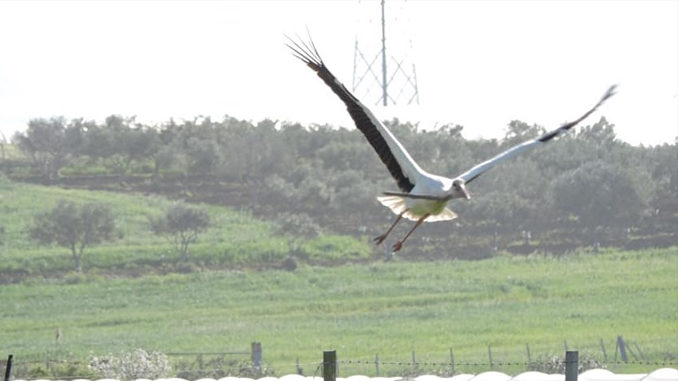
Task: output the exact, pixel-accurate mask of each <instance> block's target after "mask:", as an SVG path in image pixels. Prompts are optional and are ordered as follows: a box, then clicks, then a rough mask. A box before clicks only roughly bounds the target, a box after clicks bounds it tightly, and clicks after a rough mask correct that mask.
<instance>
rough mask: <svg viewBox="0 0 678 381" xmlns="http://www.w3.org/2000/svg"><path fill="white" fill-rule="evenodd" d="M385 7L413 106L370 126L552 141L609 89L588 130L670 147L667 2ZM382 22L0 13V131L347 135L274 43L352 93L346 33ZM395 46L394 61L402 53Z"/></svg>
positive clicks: (345, 4) (237, 13) (284, 12)
mask: <svg viewBox="0 0 678 381" xmlns="http://www.w3.org/2000/svg"><path fill="white" fill-rule="evenodd" d="M387 4H389V6H390V7H391V8H390V9H391V15H396V16H398V17H397V18H398V21H397V22H398V23H399V24H396V21H395V20H389V21H388V22H389V23H391V24H387V25H389V26H391V27H393V28H394V29H392V30H395V27H394V25H399V27H401V28H402V30H407V31H409V34H408V36H409V38H411V43H412V47H413V48H412V49H411V50H409V57H410V58H412V60H413V62H414V63H415V65H416V68H417V74H416V75H417V81H418V86H419V97H420V106H418V107H409V108H389V109H382V108H381V107H373V111H374V112H375V113H376V114H377V116H378V117H380V118H382V119H387V118H391V117H394V116H396V117H399V118H400V119H401V120H409V121H412V122H419V123H420V126H421V127H422V128H433V127H434V126H435V125H436V123H437V124H444V123H455V124H461V125H463V126H464V127H465V128H464V135H465V137H467V138H476V137H479V136H483V137H488V138H491V137H501V136H503V134H504V131H505V126H506V125H507V124H508V123H509V122H510V121H511V120H513V119H519V120H522V121H525V122H527V123H530V124H531V123H537V124H540V125H543V126H546V127H547V128H553V127H557V126H558V125H560V124H561V123H562V122H565V121H567V120H571V119H573V118H576V117H578V116H579V115H580V114H581V113H582V112H583V111H585V110H586V109H587V108H588V107H590V106H591V105H592V104H593V103H594V102H596V101H597V100H598V98H599V97H600V96H601V95H602V94H603V93H604V91H605V90H606V89H607V87H608V86H609V85H611V84H615V83H618V84H619V86H620V87H619V94H618V95H617V96H615V97H614V98H612V99H611V100H610V101H609V103H608V104H606V105H605V106H604V107H603V108H602V109H601V110H600V111H599V113H598V114H597V115H595V116H593V117H592V118H591V119H590V120H589V121H588V122H589V123H593V122H595V121H596V120H597V119H598V118H599V117H600V116H601V115H603V116H605V117H607V119H608V120H609V121H610V122H612V123H614V124H615V125H616V131H617V135H618V137H619V138H621V139H623V140H625V141H628V142H630V143H632V144H638V143H643V144H660V143H664V142H673V141H674V139H675V137H676V136H677V135H678V1H675V0H664V1H647V0H646V1H630V0H626V1H614V0H604V1H553V0H547V1H488V0H483V1H430V0H411V1H409V2H406V3H403V2H402V1H396V0H392V1H388V0H387ZM378 9H379V7H378V2H371V3H370V2H368V3H365V2H363V3H362V4H361V3H359V2H358V1H357V0H343V1H206V2H198V1H190V2H189V1H73V2H63V1H47V2H40V1H0V131H2V132H3V133H4V134H5V135H6V136H7V138H10V136H11V134H12V133H13V132H14V131H16V130H23V129H25V126H26V123H27V121H28V120H29V119H31V118H36V117H51V116H56V115H64V116H66V117H67V118H77V117H84V118H86V119H97V120H103V119H104V118H105V117H106V116H108V115H111V114H121V115H123V116H132V115H136V116H137V118H138V120H141V121H143V122H147V123H153V122H162V121H166V120H168V119H169V118H170V117H175V118H179V119H181V118H186V119H192V118H193V117H195V116H198V115H213V116H214V117H216V118H221V117H222V116H223V115H226V114H227V115H230V116H233V117H236V118H239V119H248V120H252V121H255V122H256V121H259V120H261V119H264V118H272V119H278V120H283V121H292V122H296V121H299V122H301V123H303V124H310V123H318V124H324V123H330V124H333V125H341V126H346V127H352V126H353V123H352V122H351V120H350V118H349V117H348V114H347V113H346V111H345V109H344V107H343V106H342V104H341V103H340V102H339V100H338V99H337V98H336V96H335V95H334V94H333V93H331V91H330V90H329V89H328V88H326V86H325V85H324V84H323V83H322V82H321V81H320V80H319V79H318V78H317V77H315V76H314V75H313V73H312V72H311V71H310V70H309V69H308V68H306V67H305V66H304V65H303V64H301V63H300V62H299V61H298V60H296V59H295V58H293V57H292V56H291V55H290V54H289V52H288V50H287V48H286V47H285V46H284V43H285V39H284V37H283V34H285V33H286V34H291V35H294V34H295V33H298V34H300V35H302V36H305V33H306V27H308V29H309V30H310V32H311V34H312V36H313V39H314V41H315V44H316V46H317V47H318V49H319V51H320V53H321V55H322V56H323V59H324V61H325V63H326V64H327V65H328V66H329V67H330V69H331V70H332V71H333V73H334V74H335V75H336V76H337V77H338V78H339V79H340V80H341V81H343V82H344V83H345V84H346V85H347V87H349V88H350V86H351V83H352V78H353V65H354V47H355V39H356V34H358V36H359V39H360V41H361V42H366V41H367V38H368V37H369V36H365V35H364V32H362V30H363V29H364V27H365V23H366V22H367V21H366V20H367V19H369V18H370V17H373V21H374V22H376V21H378V18H379V14H378ZM398 12H400V13H398ZM387 16H389V15H388V14H387ZM387 29H388V26H387ZM359 31H360V32H359ZM400 35H402V34H400ZM400 35H398V34H397V33H393V36H395V37H393V38H392V39H391V40H393V41H390V42H391V43H392V44H393V47H394V49H396V47H398V46H400V47H403V46H408V44H409V41H398V38H399V37H398V36H400ZM372 38H374V39H376V40H377V42H378V40H379V39H380V38H381V36H379V35H374V36H372ZM0 138H1V137H0Z"/></svg>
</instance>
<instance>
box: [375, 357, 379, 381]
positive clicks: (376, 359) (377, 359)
mask: <svg viewBox="0 0 678 381" xmlns="http://www.w3.org/2000/svg"><path fill="white" fill-rule="evenodd" d="M374 367H375V368H377V377H379V354H375V355H374Z"/></svg>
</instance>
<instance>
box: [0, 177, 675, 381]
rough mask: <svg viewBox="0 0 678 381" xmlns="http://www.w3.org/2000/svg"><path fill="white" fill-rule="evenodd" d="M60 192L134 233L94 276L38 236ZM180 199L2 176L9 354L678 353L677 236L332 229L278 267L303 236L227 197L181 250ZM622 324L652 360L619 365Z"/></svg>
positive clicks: (360, 368) (1, 263)
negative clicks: (526, 251)
mask: <svg viewBox="0 0 678 381" xmlns="http://www.w3.org/2000/svg"><path fill="white" fill-rule="evenodd" d="M59 199H68V200H73V201H76V202H91V201H98V202H105V203H108V204H109V205H110V206H111V207H112V209H113V210H114V212H115V213H116V216H117V224H118V226H119V229H120V230H121V233H122V238H120V239H119V240H117V241H115V242H111V243H107V244H105V245H101V246H97V247H93V248H89V249H87V251H86V253H85V258H84V266H83V267H84V273H83V274H76V273H73V272H72V270H71V269H72V263H71V259H70V253H69V252H68V250H67V249H64V248H60V247H41V246H37V245H35V244H34V243H32V242H31V241H29V240H28V238H27V235H26V227H27V226H28V225H29V224H30V222H31V219H32V216H33V215H34V214H35V213H37V212H40V211H42V210H45V209H48V208H51V207H52V206H54V205H55V204H56V202H57V201H58V200H59ZM171 204H172V201H169V200H167V199H164V198H160V197H154V196H147V195H143V194H121V193H110V192H103V191H84V190H70V189H62V188H56V187H43V186H37V185H30V184H19V183H13V182H10V181H8V180H6V179H2V178H0V226H3V227H4V228H5V233H4V235H3V237H4V238H3V241H4V245H3V246H2V247H1V249H0V250H1V251H0V280H2V281H3V282H4V283H6V284H3V285H2V286H0V300H2V308H0V332H2V340H1V341H0V353H13V354H14V355H15V356H16V361H17V363H18V364H21V361H22V359H25V358H36V357H37V358H45V357H47V356H48V355H47V353H50V356H51V355H57V356H62V357H69V358H71V359H74V360H75V361H80V362H81V363H82V362H83V361H85V362H86V360H87V356H88V355H89V354H96V355H102V354H108V353H115V352H117V351H119V350H122V349H127V350H131V349H135V348H144V349H147V350H160V351H162V352H223V351H229V350H243V349H245V350H246V349H247V348H248V347H249V343H250V342H253V341H259V342H261V343H262V344H263V347H264V362H265V363H266V364H267V366H270V367H271V368H272V369H273V370H274V371H275V373H276V374H278V375H282V374H287V373H293V372H295V370H296V362H297V359H298V360H299V362H300V363H301V365H302V366H303V367H304V368H305V369H306V373H307V374H309V373H310V374H312V373H313V371H314V369H316V367H317V365H318V362H319V361H320V359H321V355H322V351H323V350H326V349H336V350H337V351H338V354H339V358H340V361H343V363H342V364H341V365H340V375H341V374H345V375H346V374H352V373H363V374H374V372H375V369H374V364H370V363H369V362H370V361H371V360H373V359H374V357H375V355H377V354H378V355H379V358H380V360H381V361H383V362H386V364H382V367H381V371H382V373H381V374H382V375H384V374H395V373H398V372H399V373H402V372H403V370H404V369H405V368H408V369H411V368H412V366H411V365H408V363H409V362H410V361H411V353H412V351H416V353H417V361H419V362H426V363H429V365H428V368H429V369H430V370H429V371H436V370H440V369H441V368H444V367H445V366H446V365H445V364H446V363H449V351H450V348H454V354H455V362H457V363H459V364H460V365H459V366H458V367H457V371H458V372H460V371H461V372H471V373H474V372H478V371H484V370H487V369H488V367H489V364H488V346H491V348H492V353H493V361H494V363H495V364H496V363H504V364H505V363H507V362H511V363H515V364H517V365H513V366H504V367H498V366H497V367H495V368H494V369H501V370H503V371H506V372H507V373H516V372H519V371H522V370H524V368H525V366H524V363H525V361H526V354H525V346H526V344H529V345H530V348H531V353H532V358H533V359H538V358H545V357H543V356H547V355H552V354H562V352H563V351H564V343H565V342H566V343H567V345H568V347H569V348H570V349H579V350H580V351H591V352H592V353H595V354H596V356H598V357H602V355H601V348H600V340H602V341H603V343H604V344H605V346H606V347H607V352H608V361H609V367H610V368H612V369H613V370H615V371H626V372H642V371H647V370H652V369H655V368H657V364H675V363H676V362H678V346H676V343H677V342H678V325H676V319H678V304H676V303H675V300H676V290H677V289H678V277H676V275H675V274H678V248H675V247H674V248H670V249H662V250H645V251H629V252H618V251H612V250H607V251H606V250H603V251H602V254H600V255H591V254H590V253H584V252H575V253H570V254H568V255H565V256H558V257H550V256H534V255H533V256H520V257H513V256H498V257H495V258H491V259H487V260H482V261H474V262H466V261H437V262H423V261H420V262H404V261H402V260H400V259H399V258H400V257H397V258H396V260H395V261H394V262H388V263H385V262H382V261H380V260H372V259H371V258H370V255H371V253H372V248H371V245H370V244H369V243H368V242H367V240H363V241H359V240H356V239H353V238H348V237H342V236H333V235H323V236H321V237H319V238H316V239H313V240H311V241H309V242H308V243H306V244H305V245H304V246H303V248H302V249H301V252H302V255H297V256H298V258H299V261H300V265H301V266H300V267H299V268H298V269H297V270H296V271H294V272H288V271H281V270H278V269H277V268H279V267H280V264H281V263H282V261H283V260H284V259H286V258H287V256H288V255H289V252H290V245H289V241H288V238H287V237H281V236H278V235H276V234H274V233H275V224H273V223H271V222H267V221H260V220H256V219H254V218H252V217H251V215H250V214H249V213H247V212H238V211H233V210H231V209H228V208H224V207H218V206H208V205H200V207H201V208H204V209H205V210H206V211H208V212H209V213H210V215H211V217H212V220H213V221H214V222H215V225H214V227H213V228H212V229H211V230H210V231H209V232H207V233H206V234H204V235H202V236H200V238H199V240H198V242H197V243H196V244H194V245H193V246H192V247H191V253H190V259H189V261H184V260H181V259H180V257H179V255H178V254H177V253H175V252H174V250H173V248H172V245H171V244H170V243H168V242H167V241H166V240H165V239H163V238H161V237H156V236H153V235H152V234H151V233H150V230H149V228H148V224H147V218H148V215H153V214H160V213H162V212H163V211H164V210H165V209H166V208H167V207H169V206H170V205H171ZM297 254H298V253H297ZM403 255H406V254H403ZM316 264H345V266H334V267H320V266H315V265H316ZM57 328H60V329H61V331H62V339H61V343H60V344H58V345H57V344H56V343H55V340H54V334H55V331H56V329H57ZM617 335H623V336H624V337H625V338H626V339H627V340H632V341H635V342H637V343H638V344H639V347H640V348H641V349H642V353H643V355H644V359H646V360H647V361H643V362H642V363H640V364H639V363H636V364H634V365H631V366H621V365H617V364H614V363H613V358H614V357H613V353H614V340H615V338H616V337H617ZM648 362H652V363H648ZM473 364H480V365H473ZM521 364H522V365H521ZM77 372H78V370H77V369H76V371H75V373H76V374H72V375H80V376H87V375H86V374H78V373H77Z"/></svg>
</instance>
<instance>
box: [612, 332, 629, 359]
mask: <svg viewBox="0 0 678 381" xmlns="http://www.w3.org/2000/svg"><path fill="white" fill-rule="evenodd" d="M617 347H618V348H619V353H620V354H621V358H622V361H624V362H625V363H627V364H628V362H629V358H628V356H626V343H625V342H624V339H622V337H621V335H619V336H617ZM616 359H617V356H615V360H616Z"/></svg>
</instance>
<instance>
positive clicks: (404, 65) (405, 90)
mask: <svg viewBox="0 0 678 381" xmlns="http://www.w3.org/2000/svg"><path fill="white" fill-rule="evenodd" d="M400 3H401V5H400V7H399V9H390V13H389V19H388V20H387V19H386V1H385V0H381V4H380V5H381V18H380V19H377V18H376V17H374V16H376V15H377V14H378V12H376V9H375V7H374V5H375V4H376V2H367V1H366V2H361V5H363V8H367V9H363V10H361V12H360V14H362V15H365V18H366V19H363V20H359V21H358V27H357V32H356V38H355V55H354V59H353V93H354V94H355V95H356V96H357V97H358V98H359V99H363V100H364V102H365V103H366V104H374V105H379V104H381V105H383V106H389V105H392V106H396V105H412V104H416V105H418V104H419V90H418V88H417V72H416V68H415V66H414V60H413V57H412V50H413V49H412V40H411V38H410V37H409V33H408V32H407V26H408V25H407V24H408V22H407V20H406V19H405V17H402V16H404V14H405V11H404V7H403V3H404V2H400ZM391 11H392V12H391ZM391 13H393V14H394V16H392V15H391ZM387 21H388V24H389V32H390V33H391V34H390V35H389V38H388V42H389V45H388V46H387V45H386V42H387V38H386V24H387ZM379 33H381V40H380V41H379V40H378V37H377V36H378V35H379ZM387 48H388V49H387ZM377 90H378V91H377Z"/></svg>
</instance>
